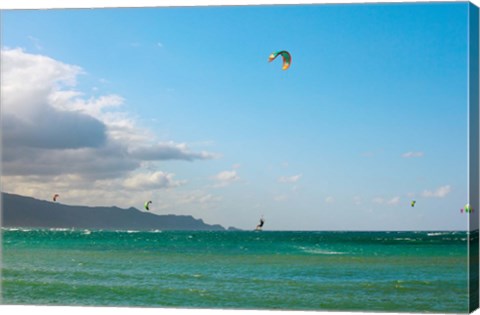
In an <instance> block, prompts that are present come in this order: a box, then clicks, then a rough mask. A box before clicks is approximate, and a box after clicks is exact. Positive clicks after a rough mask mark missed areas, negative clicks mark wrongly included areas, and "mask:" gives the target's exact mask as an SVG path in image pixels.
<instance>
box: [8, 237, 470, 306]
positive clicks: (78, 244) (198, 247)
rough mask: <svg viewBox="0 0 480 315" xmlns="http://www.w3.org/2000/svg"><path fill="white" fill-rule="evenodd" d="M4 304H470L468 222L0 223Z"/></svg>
mask: <svg viewBox="0 0 480 315" xmlns="http://www.w3.org/2000/svg"><path fill="white" fill-rule="evenodd" d="M2 243H3V250H2V270H1V271H2V294H1V297H2V301H1V302H2V304H22V305H29V304H35V305H83V306H140V307H143V306H144V307H164V308H170V307H172V308H179V307H181V308H210V309H216V308H221V309H272V310H280V309H281V310H318V311H325V310H338V311H387V312H436V313H466V312H467V311H468V310H467V305H468V288H467V277H468V274H467V263H468V261H467V233H466V232H284V231H260V232H258V231H257V232H254V231H221V232H218V231H215V232H210V231H198V232H197V231H151V232H138V231H94V230H65V229H63V230H62V229H23V228H22V229H20V228H19V229H13V228H9V229H5V228H4V229H2Z"/></svg>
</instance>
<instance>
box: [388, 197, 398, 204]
mask: <svg viewBox="0 0 480 315" xmlns="http://www.w3.org/2000/svg"><path fill="white" fill-rule="evenodd" d="M399 203H400V197H398V196H397V197H393V198H391V199H389V200H387V205H393V206H395V205H398V204H399Z"/></svg>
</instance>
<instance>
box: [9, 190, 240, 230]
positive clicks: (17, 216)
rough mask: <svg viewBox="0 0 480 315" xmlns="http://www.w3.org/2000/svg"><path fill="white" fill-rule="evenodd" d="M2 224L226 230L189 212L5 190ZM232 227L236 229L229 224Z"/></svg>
mask: <svg viewBox="0 0 480 315" xmlns="http://www.w3.org/2000/svg"><path fill="white" fill-rule="evenodd" d="M1 209H2V226H3V227H34V228H73V229H102V230H137V231H145V230H215V231H219V230H225V228H224V227H223V226H221V225H219V224H213V225H211V224H207V223H205V222H203V220H202V219H196V218H193V217H192V216H189V215H172V214H169V215H157V214H153V213H149V212H145V211H140V210H138V209H136V208H133V207H132V208H128V209H122V208H118V207H115V206H112V207H87V206H73V205H65V204H61V203H59V202H52V201H45V200H38V199H35V198H32V197H25V196H20V195H14V194H9V193H4V192H2V207H1ZM228 229H229V230H237V229H236V228H233V227H229V228H228Z"/></svg>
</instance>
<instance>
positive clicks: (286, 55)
mask: <svg viewBox="0 0 480 315" xmlns="http://www.w3.org/2000/svg"><path fill="white" fill-rule="evenodd" d="M278 56H282V59H283V66H282V70H287V69H288V68H290V64H291V63H292V55H290V53H289V52H288V51H286V50H280V51H276V52H274V53H272V54H271V55H270V57H268V61H269V62H272V61H273V60H275V58H277V57H278Z"/></svg>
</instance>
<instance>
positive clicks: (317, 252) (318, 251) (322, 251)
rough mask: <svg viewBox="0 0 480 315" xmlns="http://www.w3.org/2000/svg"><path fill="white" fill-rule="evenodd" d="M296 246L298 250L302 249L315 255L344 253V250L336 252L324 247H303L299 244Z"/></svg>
mask: <svg viewBox="0 0 480 315" xmlns="http://www.w3.org/2000/svg"><path fill="white" fill-rule="evenodd" d="M297 248H298V249H300V251H302V252H304V253H307V254H315V255H344V254H346V253H344V252H337V251H332V250H326V249H321V248H308V247H303V246H299V247H297Z"/></svg>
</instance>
